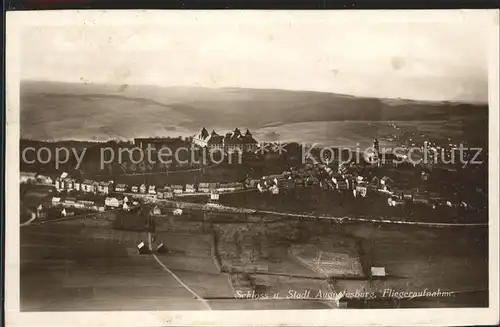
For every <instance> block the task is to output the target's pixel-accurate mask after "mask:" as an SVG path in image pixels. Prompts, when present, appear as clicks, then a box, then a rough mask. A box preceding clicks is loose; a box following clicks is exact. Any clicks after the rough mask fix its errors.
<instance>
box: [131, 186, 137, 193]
mask: <svg viewBox="0 0 500 327" xmlns="http://www.w3.org/2000/svg"><path fill="white" fill-rule="evenodd" d="M130 191H132V193H139V187H138V186H137V185H132V187H131V189H130Z"/></svg>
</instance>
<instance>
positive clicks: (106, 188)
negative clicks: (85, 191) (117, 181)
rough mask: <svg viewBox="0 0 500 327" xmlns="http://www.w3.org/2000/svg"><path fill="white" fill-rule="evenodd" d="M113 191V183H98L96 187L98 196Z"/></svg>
mask: <svg viewBox="0 0 500 327" xmlns="http://www.w3.org/2000/svg"><path fill="white" fill-rule="evenodd" d="M112 189H113V182H111V181H109V182H100V183H99V185H98V188H97V190H98V192H99V193H100V194H109V192H110V190H112Z"/></svg>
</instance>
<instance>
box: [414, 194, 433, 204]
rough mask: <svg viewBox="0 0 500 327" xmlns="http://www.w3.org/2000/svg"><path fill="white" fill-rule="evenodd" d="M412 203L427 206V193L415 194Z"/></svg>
mask: <svg viewBox="0 0 500 327" xmlns="http://www.w3.org/2000/svg"><path fill="white" fill-rule="evenodd" d="M413 203H415V204H429V199H428V197H427V193H425V192H417V193H415V195H414V196H413Z"/></svg>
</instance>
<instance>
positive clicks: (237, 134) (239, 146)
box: [193, 127, 258, 152]
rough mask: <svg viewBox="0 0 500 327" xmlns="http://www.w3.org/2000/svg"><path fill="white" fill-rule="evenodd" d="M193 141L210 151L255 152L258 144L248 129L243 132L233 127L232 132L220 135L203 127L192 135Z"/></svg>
mask: <svg viewBox="0 0 500 327" xmlns="http://www.w3.org/2000/svg"><path fill="white" fill-rule="evenodd" d="M193 143H194V144H196V145H197V146H199V147H201V148H207V149H209V150H210V151H215V150H216V151H220V150H224V152H235V151H241V152H255V151H256V150H257V145H258V143H257V141H256V140H255V139H254V138H253V136H252V133H250V131H249V130H248V129H247V131H246V132H245V134H243V133H241V131H240V130H239V129H238V128H235V129H234V131H233V132H232V133H226V134H225V135H220V134H217V132H215V130H213V131H212V133H209V132H208V131H207V130H206V128H205V127H203V128H202V129H201V131H200V133H198V134H197V135H195V136H194V137H193Z"/></svg>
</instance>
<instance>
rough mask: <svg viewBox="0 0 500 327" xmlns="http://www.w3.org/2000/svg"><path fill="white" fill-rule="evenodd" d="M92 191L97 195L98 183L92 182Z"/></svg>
mask: <svg viewBox="0 0 500 327" xmlns="http://www.w3.org/2000/svg"><path fill="white" fill-rule="evenodd" d="M92 189H93V190H94V193H97V192H98V191H99V182H96V181H94V182H92Z"/></svg>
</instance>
